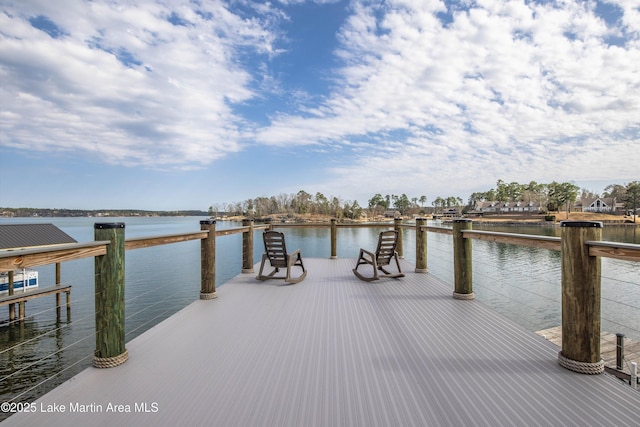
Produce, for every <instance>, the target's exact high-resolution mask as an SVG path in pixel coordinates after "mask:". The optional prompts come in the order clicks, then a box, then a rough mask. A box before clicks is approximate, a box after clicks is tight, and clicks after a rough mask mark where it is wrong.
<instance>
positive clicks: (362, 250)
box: [360, 248, 376, 258]
mask: <svg viewBox="0 0 640 427" xmlns="http://www.w3.org/2000/svg"><path fill="white" fill-rule="evenodd" d="M363 253H365V254H367V255H369V256H370V257H371V258H375V256H376V254H374V253H373V252H370V251H368V250H366V249H362V248H361V249H360V256H362V254H363Z"/></svg>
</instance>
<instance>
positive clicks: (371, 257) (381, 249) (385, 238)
mask: <svg viewBox="0 0 640 427" xmlns="http://www.w3.org/2000/svg"><path fill="white" fill-rule="evenodd" d="M397 244H398V232H397V231H395V230H388V231H382V232H381V233H380V236H379V237H378V248H377V249H376V252H375V253H373V252H369V251H367V250H365V249H360V255H358V263H357V264H356V268H354V269H353V273H354V274H355V275H356V276H357V277H358V278H359V279H361V280H364V281H367V282H372V281H374V280H378V279H379V278H380V276H379V275H378V271H381V272H382V273H383V274H382V277H392V278H398V277H404V273H402V270H401V269H400V262H399V261H398V252H396V246H397ZM391 258H395V260H396V266H397V267H398V272H397V273H391V272H389V271H387V270H385V267H387V266H388V265H390V264H391ZM362 264H366V265H371V266H372V267H373V276H372V277H367V276H363V275H362V274H360V272H358V267H359V266H361V265H362Z"/></svg>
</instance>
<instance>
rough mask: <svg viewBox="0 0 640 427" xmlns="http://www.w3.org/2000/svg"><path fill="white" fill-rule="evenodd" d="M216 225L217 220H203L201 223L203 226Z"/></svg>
mask: <svg viewBox="0 0 640 427" xmlns="http://www.w3.org/2000/svg"><path fill="white" fill-rule="evenodd" d="M215 223H216V220H215V219H203V220H202V221H200V224H201V225H211V224H215Z"/></svg>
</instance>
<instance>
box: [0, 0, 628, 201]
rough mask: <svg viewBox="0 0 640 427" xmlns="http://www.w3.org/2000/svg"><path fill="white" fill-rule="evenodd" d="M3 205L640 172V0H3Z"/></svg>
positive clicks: (403, 189) (414, 190) (389, 189)
mask: <svg viewBox="0 0 640 427" xmlns="http://www.w3.org/2000/svg"><path fill="white" fill-rule="evenodd" d="M0 164H2V173H1V174H0V206H5V207H49V208H70V209H102V208H122V209H150V210H174V209H202V210H206V209H207V208H208V207H209V206H211V205H219V204H223V203H233V202H240V201H244V200H246V199H249V198H255V197H259V196H271V195H278V194H283V193H284V194H291V193H297V192H298V191H299V190H305V191H307V192H308V193H311V194H315V193H316V192H321V193H323V194H324V195H325V196H336V197H339V198H341V199H343V200H344V201H353V200H357V201H358V202H359V203H360V204H361V205H366V204H367V201H368V199H369V198H371V197H372V196H373V195H374V194H376V193H381V194H383V195H385V194H402V193H405V194H407V195H408V196H409V198H412V197H420V196H423V195H424V196H426V197H427V205H430V204H431V202H432V201H433V200H434V199H435V198H436V197H438V196H441V197H449V196H456V197H461V198H463V199H464V200H466V199H467V198H468V196H469V195H470V194H471V193H472V192H475V191H486V190H488V189H491V188H494V187H495V184H496V181H497V180H498V179H502V180H504V181H505V182H512V181H517V182H520V183H528V182H530V181H537V182H543V183H549V182H551V181H554V180H555V181H562V182H564V181H570V182H573V183H575V184H576V185H578V186H580V187H582V188H587V189H589V190H592V191H595V192H601V191H602V190H603V188H604V187H605V186H606V185H608V184H614V183H615V184H625V183H628V182H630V181H634V180H638V179H640V3H638V1H637V0H611V1H608V2H598V1H588V2H587V1H575V0H564V1H558V2H555V1H526V2H525V1H497V0H482V1H454V2H448V1H444V2H443V1H431V0H423V1H411V0H387V1H384V2H381V1H332V0H318V1H305V0H282V1H278V0H273V1H271V2H262V1H255V2H254V1H250V0H237V1H216V0H191V1H189V0H163V1H152V0H137V1H125V0H93V1H88V0H87V1H81V0H56V1H55V2H54V1H50V0H15V1H14V0H0Z"/></svg>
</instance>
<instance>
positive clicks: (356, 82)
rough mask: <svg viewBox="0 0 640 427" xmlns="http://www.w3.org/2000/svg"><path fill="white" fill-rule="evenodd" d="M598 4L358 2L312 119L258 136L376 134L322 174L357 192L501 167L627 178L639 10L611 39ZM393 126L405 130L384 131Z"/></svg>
mask: <svg viewBox="0 0 640 427" xmlns="http://www.w3.org/2000/svg"><path fill="white" fill-rule="evenodd" d="M620 3H622V2H620ZM594 5H595V3H584V2H574V1H565V2H562V3H554V4H549V3H544V4H536V3H533V2H529V3H526V4H525V3H523V2H521V1H507V2H505V1H498V0H495V1H494V0H483V1H478V2H475V3H473V5H472V6H471V9H469V10H453V11H451V15H450V18H451V21H450V22H442V21H440V20H439V16H438V15H437V12H443V11H444V9H443V7H442V3H439V2H407V1H402V2H401V1H388V2H385V5H384V6H380V4H379V3H374V2H356V4H355V6H354V7H353V14H352V15H351V16H350V17H349V20H348V21H347V23H346V24H345V25H344V27H343V29H342V31H341V33H340V40H341V47H340V49H339V51H338V52H337V55H339V56H340V58H342V60H343V61H344V66H343V67H342V68H341V69H339V70H337V76H336V83H335V89H334V91H333V92H332V93H331V94H330V95H328V96H327V98H326V99H325V100H324V102H322V104H321V105H320V106H318V107H317V109H316V110H315V111H317V112H318V114H317V115H316V117H308V116H296V115H279V116H276V117H275V118H274V120H273V122H272V124H271V125H270V126H268V127H265V128H263V129H262V130H261V131H260V132H259V134H258V139H259V140H260V141H261V142H263V143H265V144H272V145H283V146H284V145H291V146H295V145H300V144H322V143H331V142H335V141H340V140H344V139H345V138H349V139H351V140H359V139H366V138H367V137H371V136H373V135H376V134H377V133H379V132H382V134H380V137H379V138H377V139H376V140H375V141H376V142H375V144H372V146H371V149H370V150H369V151H368V152H366V153H363V152H362V151H358V152H357V155H358V158H357V160H355V161H354V160H353V159H352V160H351V161H350V162H349V165H347V166H343V167H339V168H336V169H334V170H333V171H332V175H337V179H335V180H331V181H330V182H329V183H327V184H326V185H327V186H328V187H330V186H333V185H338V183H339V184H340V186H341V187H340V188H343V189H345V190H344V191H347V192H351V193H356V194H360V195H362V194H370V193H371V190H370V188H368V187H370V183H371V182H376V185H381V184H380V183H379V181H380V173H381V172H382V173H385V174H386V176H396V177H402V178H401V179H398V180H397V181H398V182H397V183H395V184H390V186H395V191H396V192H397V191H398V189H402V188H405V189H406V188H409V187H408V186H407V185H408V184H410V183H411V182H416V184H415V187H416V188H419V186H420V185H429V186H433V187H435V188H437V186H442V187H446V188H452V182H453V181H455V182H460V185H459V187H460V188H467V191H466V192H468V189H469V188H472V186H473V185H474V184H477V183H478V182H479V181H481V182H485V183H487V182H488V183H489V185H492V184H493V183H494V182H495V180H496V177H507V176H509V177H512V178H508V179H510V180H511V179H513V180H522V181H523V182H527V181H528V180H530V179H536V180H538V181H543V182H544V181H549V182H550V181H551V180H553V179H564V180H567V179H571V178H575V179H587V178H599V179H606V178H611V177H615V176H624V177H633V176H634V175H637V174H638V166H637V165H638V164H640V73H639V72H638V70H639V69H638V64H640V44H639V38H640V35H639V34H638V32H637V31H635V32H632V31H631V29H633V28H634V25H635V22H636V21H635V20H636V16H635V15H636V12H637V10H635V9H634V8H633V7H632V6H630V5H629V4H628V3H627V4H625V5H623V8H624V10H625V15H624V18H623V21H624V22H626V23H628V24H627V25H628V26H629V29H630V31H628V32H627V39H626V41H625V44H624V45H623V46H617V45H612V44H609V43H608V38H609V37H610V36H613V35H615V34H616V33H617V32H618V29H616V28H609V27H607V25H606V23H605V21H604V20H603V19H601V18H600V17H598V16H597V15H596V14H595V13H594V11H593V10H592V9H591V8H592V7H593V6H594ZM636 9H637V7H636ZM440 16H441V15H440ZM636 28H637V27H636ZM309 111H312V110H309ZM394 131H401V132H406V133H408V137H407V138H406V139H404V138H402V139H394V137H393V136H390V137H388V138H387V139H385V135H393V132H394ZM390 132H391V133H390ZM604 162H606V163H605V164H603V163H604ZM376 177H377V179H376ZM418 182H419V183H418ZM454 186H455V185H454ZM389 191H390V192H391V191H393V190H389ZM405 191H409V190H405ZM433 191H437V190H433Z"/></svg>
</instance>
